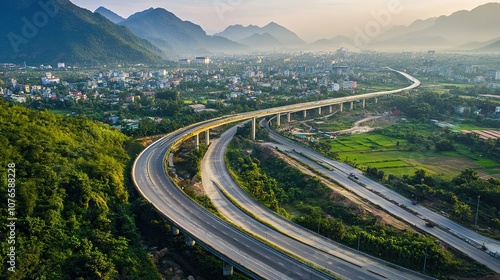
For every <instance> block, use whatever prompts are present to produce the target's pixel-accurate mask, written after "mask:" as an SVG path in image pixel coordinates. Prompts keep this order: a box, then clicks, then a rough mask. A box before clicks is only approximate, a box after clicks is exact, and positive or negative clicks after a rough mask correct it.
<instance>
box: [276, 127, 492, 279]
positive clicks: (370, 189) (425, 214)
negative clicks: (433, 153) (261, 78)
mask: <svg viewBox="0 0 500 280" xmlns="http://www.w3.org/2000/svg"><path fill="white" fill-rule="evenodd" d="M269 132H270V133H269V136H270V138H271V139H273V140H274V141H276V142H278V143H281V144H282V145H284V147H286V148H287V149H293V151H292V152H290V153H287V154H288V155H289V156H291V157H293V158H295V159H297V160H299V161H301V162H303V163H304V164H306V165H309V166H310V167H312V168H314V169H315V170H317V171H319V172H320V173H322V174H324V175H325V176H327V177H329V178H331V179H333V180H335V181H336V182H338V183H339V184H341V185H342V186H344V187H346V188H347V189H349V190H351V191H352V192H353V193H355V194H357V195H358V196H360V197H362V198H364V199H367V200H368V201H370V202H371V203H374V204H376V205H379V206H380V207H382V208H383V209H385V210H386V211H387V212H389V213H391V214H392V215H394V216H396V217H399V218H401V219H402V220H404V221H406V222H408V223H409V224H411V225H414V226H415V227H417V228H419V229H420V230H422V231H425V232H428V233H430V234H432V235H434V236H435V237H437V238H439V239H440V240H442V241H444V242H446V243H447V244H449V245H451V246H452V247H454V248H456V249H458V250H459V251H461V252H463V253H465V254H466V255H468V256H470V257H471V258H473V259H474V260H476V261H477V262H479V263H481V264H483V265H485V266H487V267H488V268H490V269H491V270H493V271H495V272H496V273H500V260H498V259H495V258H493V257H492V256H490V255H488V254H487V253H485V252H483V251H481V250H479V249H478V247H480V246H482V245H484V246H486V247H487V248H489V249H490V250H491V251H492V252H496V251H495V250H498V248H500V242H499V241H497V240H494V239H491V238H488V237H486V236H483V235H481V234H479V233H477V232H475V231H473V230H471V229H468V228H466V227H464V226H461V225H459V224H457V223H455V222H453V221H451V220H449V219H448V218H446V217H443V216H442V215H439V214H437V213H435V212H433V211H431V210H429V209H427V208H425V207H424V206H422V205H413V204H412V203H411V200H410V199H408V198H406V197H404V196H402V195H400V194H398V193H396V192H395V191H392V190H390V189H388V188H387V187H385V186H384V185H382V184H380V183H378V182H376V181H373V180H371V179H370V178H368V177H366V176H364V174H363V173H362V172H361V171H359V170H358V169H356V168H354V167H352V166H349V165H347V164H345V163H341V162H337V161H334V160H332V159H330V158H328V157H326V156H324V155H322V154H320V153H318V152H316V151H314V150H312V149H309V148H306V147H304V146H302V145H299V144H297V143H296V142H294V141H292V140H290V139H288V138H285V137H283V136H281V135H279V134H277V133H276V132H274V131H272V130H269ZM319 163H322V164H319ZM324 164H326V165H328V166H329V167H333V170H332V169H331V168H326V167H325V166H324ZM350 173H354V174H356V176H357V177H358V180H357V182H356V181H353V180H351V179H349V178H348V174H350ZM404 208H407V209H410V210H411V211H412V212H413V213H412V212H410V211H407V210H405V209H404ZM414 213H416V214H414ZM424 219H429V220H431V221H433V222H434V223H435V224H437V225H438V226H437V227H433V228H430V227H427V226H426V221H425V220H424Z"/></svg>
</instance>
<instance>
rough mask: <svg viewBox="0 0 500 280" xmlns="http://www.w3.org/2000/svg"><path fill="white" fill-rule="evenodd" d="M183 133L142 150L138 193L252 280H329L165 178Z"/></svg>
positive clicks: (135, 173) (136, 172)
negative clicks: (167, 163)
mask: <svg viewBox="0 0 500 280" xmlns="http://www.w3.org/2000/svg"><path fill="white" fill-rule="evenodd" d="M179 136H182V132H176V133H173V134H170V135H169V136H167V137H164V138H162V139H161V140H160V141H157V142H155V143H154V144H152V145H151V146H149V147H148V148H147V149H146V150H144V151H143V152H142V153H141V154H140V156H139V157H138V158H137V160H136V162H135V163H134V167H133V177H134V182H135V184H136V185H137V186H138V188H139V191H140V193H141V194H142V195H143V196H144V197H145V198H146V199H147V200H148V201H149V202H150V203H151V204H153V205H154V207H155V208H156V209H157V210H158V211H159V212H160V213H162V214H163V215H164V216H165V217H166V218H167V219H168V220H169V221H170V222H171V223H172V224H174V225H175V226H176V227H178V228H179V229H180V230H181V231H182V232H184V233H185V234H187V235H188V236H189V237H191V238H193V239H194V240H196V241H197V242H199V243H200V244H201V245H202V246H204V247H205V248H207V249H208V250H210V251H212V252H214V253H219V257H221V258H223V259H224V260H226V261H228V262H230V263H231V264H232V265H234V266H236V267H237V268H239V269H240V270H242V271H243V272H246V273H247V274H249V275H250V276H253V277H254V278H264V279H332V277H331V276H328V275H326V274H324V273H322V272H319V271H317V270H315V269H312V268H310V267H308V266H306V265H304V264H302V263H301V262H298V261H296V260H295V259H292V258H290V257H288V256H287V255H285V254H283V253H281V252H279V251H277V250H274V249H272V248H270V247H269V246H267V245H265V244H264V243H262V242H260V241H258V240H256V239H255V238H253V237H250V236H249V235H247V234H245V233H243V232H241V231H240V230H238V229H236V228H234V227H233V226H231V225H229V224H228V223H226V222H224V221H222V220H221V219H219V218H217V217H216V216H214V215H213V214H211V213H210V212H208V211H206V210H205V209H203V208H202V207H200V206H199V205H197V204H196V203H195V202H194V201H193V200H191V199H190V198H189V197H188V196H186V195H185V194H184V193H183V192H182V191H181V190H180V189H179V188H178V187H176V186H175V185H174V183H173V182H172V180H171V179H170V178H169V177H168V176H167V173H166V170H165V167H164V158H165V154H166V153H167V151H168V149H169V148H170V146H172V145H173V144H174V143H175V141H176V140H177V139H178V137H179Z"/></svg>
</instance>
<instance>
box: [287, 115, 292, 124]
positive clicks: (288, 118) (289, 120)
mask: <svg viewBox="0 0 500 280" xmlns="http://www.w3.org/2000/svg"><path fill="white" fill-rule="evenodd" d="M286 117H287V121H288V122H291V121H292V113H288V114H287V115H286Z"/></svg>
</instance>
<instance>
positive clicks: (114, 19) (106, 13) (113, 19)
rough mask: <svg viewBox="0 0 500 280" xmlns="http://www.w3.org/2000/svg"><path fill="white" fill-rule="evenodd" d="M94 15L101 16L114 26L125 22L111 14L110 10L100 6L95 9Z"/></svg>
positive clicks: (113, 13) (116, 15)
mask: <svg viewBox="0 0 500 280" xmlns="http://www.w3.org/2000/svg"><path fill="white" fill-rule="evenodd" d="M94 13H96V14H101V15H102V16H104V17H105V18H107V19H109V20H110V21H111V22H112V23H115V24H117V23H120V22H122V21H124V20H125V18H123V17H121V16H119V15H118V14H116V13H115V12H113V11H111V10H110V9H108V8H106V7H103V6H100V7H99V8H97V9H96V10H95V11H94Z"/></svg>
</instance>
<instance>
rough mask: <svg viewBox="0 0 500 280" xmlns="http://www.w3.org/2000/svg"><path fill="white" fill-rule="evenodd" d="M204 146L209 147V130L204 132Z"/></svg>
mask: <svg viewBox="0 0 500 280" xmlns="http://www.w3.org/2000/svg"><path fill="white" fill-rule="evenodd" d="M205 144H206V145H207V146H209V145H210V129H207V131H205Z"/></svg>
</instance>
